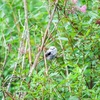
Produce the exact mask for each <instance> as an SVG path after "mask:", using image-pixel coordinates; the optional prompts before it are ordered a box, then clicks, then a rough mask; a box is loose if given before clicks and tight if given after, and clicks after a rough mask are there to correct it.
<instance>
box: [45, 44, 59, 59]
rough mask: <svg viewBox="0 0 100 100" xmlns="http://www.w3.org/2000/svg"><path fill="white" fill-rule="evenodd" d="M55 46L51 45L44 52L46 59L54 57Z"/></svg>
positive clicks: (55, 52)
mask: <svg viewBox="0 0 100 100" xmlns="http://www.w3.org/2000/svg"><path fill="white" fill-rule="evenodd" d="M56 54H57V48H56V47H55V46H51V47H50V48H49V49H48V50H47V51H46V53H45V56H46V58H47V59H48V60H52V59H53V58H55V57H56Z"/></svg>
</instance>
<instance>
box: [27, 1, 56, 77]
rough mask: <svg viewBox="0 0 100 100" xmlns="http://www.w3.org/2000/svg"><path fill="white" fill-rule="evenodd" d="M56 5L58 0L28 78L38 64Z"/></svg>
mask: <svg viewBox="0 0 100 100" xmlns="http://www.w3.org/2000/svg"><path fill="white" fill-rule="evenodd" d="M57 4H58V0H56V2H55V6H54V9H53V11H52V14H51V16H50V20H49V22H48V25H47V28H46V31H45V33H44V37H43V41H42V44H41V47H40V51H39V52H38V53H37V55H36V58H35V60H34V64H33V65H32V67H31V68H30V71H29V77H30V76H31V74H32V72H33V69H34V68H35V67H36V65H37V62H38V59H39V57H40V54H41V52H42V50H43V47H44V44H45V41H46V37H47V34H48V31H49V28H50V24H51V22H52V19H53V16H54V13H55V10H56V7H57Z"/></svg>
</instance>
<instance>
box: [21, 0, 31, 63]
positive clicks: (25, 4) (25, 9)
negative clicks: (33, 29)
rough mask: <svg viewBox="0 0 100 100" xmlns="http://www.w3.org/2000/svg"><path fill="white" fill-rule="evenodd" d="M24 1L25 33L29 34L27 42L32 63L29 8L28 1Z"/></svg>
mask: <svg viewBox="0 0 100 100" xmlns="http://www.w3.org/2000/svg"><path fill="white" fill-rule="evenodd" d="M23 2H24V12H25V33H26V36H27V42H28V46H29V63H30V65H31V62H32V58H31V45H30V34H29V28H28V10H27V2H26V0H23Z"/></svg>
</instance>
